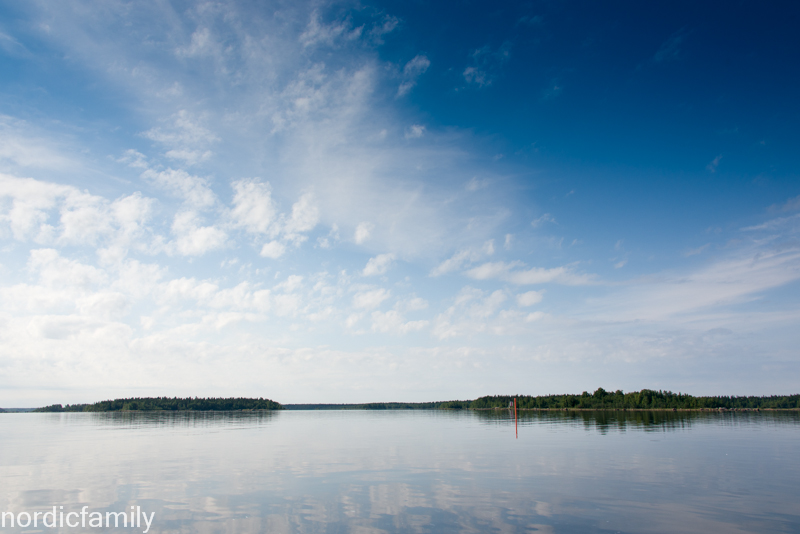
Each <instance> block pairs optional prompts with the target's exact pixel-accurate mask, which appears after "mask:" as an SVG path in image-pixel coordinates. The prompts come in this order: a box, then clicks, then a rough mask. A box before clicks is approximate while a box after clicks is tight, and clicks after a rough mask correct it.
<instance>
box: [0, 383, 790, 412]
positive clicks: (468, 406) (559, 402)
mask: <svg viewBox="0 0 800 534" xmlns="http://www.w3.org/2000/svg"><path fill="white" fill-rule="evenodd" d="M511 408H516V409H517V410H518V411H567V412H570V411H631V412H633V411H682V412H690V411H691V412H712V411H717V412H726V411H736V412H739V411H742V412H744V411H753V412H757V411H767V410H769V411H797V410H800V394H795V395H771V396H747V397H746V396H715V397H710V396H709V397H695V396H692V395H689V394H686V393H673V392H671V391H661V390H659V391H655V390H649V389H643V390H641V391H634V392H629V393H623V392H622V391H621V390H617V391H614V392H610V391H605V390H604V389H603V388H598V389H597V390H596V391H595V392H594V393H588V392H586V391H584V392H583V393H581V394H580V395H572V394H566V395H540V396H531V395H493V396H484V397H480V398H478V399H475V400H452V401H440V402H372V403H360V404H324V403H308V404H280V403H278V402H275V401H273V400H270V399H265V398H262V397H259V398H257V399H256V398H243V397H229V398H222V397H219V398H217V397H211V398H201V397H187V398H180V397H134V398H127V399H114V400H105V401H100V402H96V403H93V404H67V405H61V404H53V405H50V406H45V407H42V408H36V409H33V410H31V409H24V408H8V409H5V410H4V409H0V412H5V413H15V412H16V413H19V412H31V411H33V412H162V411H164V412H236V411H264V410H269V411H272V410H482V411H483V410H505V409H511Z"/></svg>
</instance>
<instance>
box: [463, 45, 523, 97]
mask: <svg viewBox="0 0 800 534" xmlns="http://www.w3.org/2000/svg"><path fill="white" fill-rule="evenodd" d="M470 56H471V65H469V66H467V67H466V68H465V69H464V71H463V72H462V73H461V74H462V76H463V77H464V81H466V82H467V84H474V85H477V86H478V87H486V86H488V85H491V84H492V83H493V82H494V80H495V79H496V78H497V76H498V74H499V72H500V69H501V68H502V67H503V65H505V64H506V63H507V62H508V61H509V60H510V59H511V42H510V41H506V42H504V43H503V44H502V45H501V46H500V48H498V49H497V50H496V51H494V52H493V51H492V49H491V47H489V46H488V45H487V46H484V47H483V48H479V49H477V50H474V51H473V52H472V54H470Z"/></svg>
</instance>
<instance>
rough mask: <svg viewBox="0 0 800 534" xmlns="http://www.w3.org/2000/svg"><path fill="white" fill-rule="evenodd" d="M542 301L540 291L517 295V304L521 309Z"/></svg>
mask: <svg viewBox="0 0 800 534" xmlns="http://www.w3.org/2000/svg"><path fill="white" fill-rule="evenodd" d="M541 301H542V292H541V291H528V292H527V293H520V294H519V295H517V304H519V305H520V306H523V307H527V306H533V305H534V304H538V303H539V302H541Z"/></svg>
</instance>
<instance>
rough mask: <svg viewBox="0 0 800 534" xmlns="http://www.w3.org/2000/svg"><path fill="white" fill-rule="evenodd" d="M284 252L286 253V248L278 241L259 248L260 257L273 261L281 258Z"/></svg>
mask: <svg viewBox="0 0 800 534" xmlns="http://www.w3.org/2000/svg"><path fill="white" fill-rule="evenodd" d="M284 252H286V246H285V245H284V244H283V243H281V242H280V241H270V242H269V243H266V244H265V245H264V246H263V247H261V256H263V257H265V258H272V259H273V260H275V259H278V258H280V257H281V256H283V254H284Z"/></svg>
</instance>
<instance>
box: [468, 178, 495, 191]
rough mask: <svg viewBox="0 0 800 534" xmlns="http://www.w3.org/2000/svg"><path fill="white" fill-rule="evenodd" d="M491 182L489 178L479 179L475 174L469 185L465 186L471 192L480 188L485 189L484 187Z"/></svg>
mask: <svg viewBox="0 0 800 534" xmlns="http://www.w3.org/2000/svg"><path fill="white" fill-rule="evenodd" d="M489 183H490V182H489V180H478V177H477V176H473V177H472V178H471V179H470V181H469V182H467V185H466V186H464V187H465V188H466V190H467V191H469V192H475V191H477V190H479V189H483V188H484V187H487V186H488V185H489Z"/></svg>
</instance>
